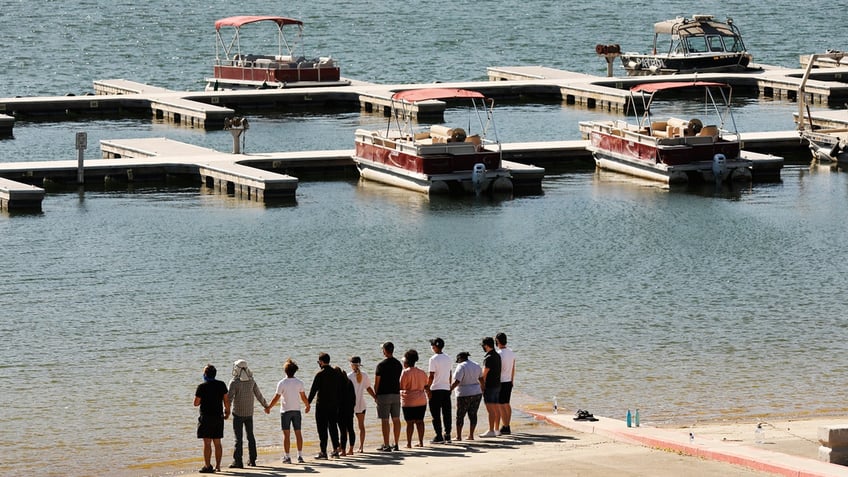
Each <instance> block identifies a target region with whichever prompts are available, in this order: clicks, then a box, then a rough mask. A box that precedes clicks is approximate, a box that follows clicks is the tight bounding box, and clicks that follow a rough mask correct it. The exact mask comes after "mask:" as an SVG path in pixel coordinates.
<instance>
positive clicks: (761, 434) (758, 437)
mask: <svg viewBox="0 0 848 477" xmlns="http://www.w3.org/2000/svg"><path fill="white" fill-rule="evenodd" d="M765 434H766V432H765V430H764V429H763V424H762V423H759V424H757V428H756V429H754V442H756V443H757V444H762V443H764V442H765V440H766V436H765Z"/></svg>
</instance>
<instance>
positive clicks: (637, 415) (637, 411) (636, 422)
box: [633, 409, 639, 427]
mask: <svg viewBox="0 0 848 477" xmlns="http://www.w3.org/2000/svg"><path fill="white" fill-rule="evenodd" d="M633 424H635V425H636V427H639V410H638V409H636V414H635V415H634V416H633Z"/></svg>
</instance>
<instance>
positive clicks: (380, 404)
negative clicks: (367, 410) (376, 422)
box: [377, 394, 400, 419]
mask: <svg viewBox="0 0 848 477" xmlns="http://www.w3.org/2000/svg"><path fill="white" fill-rule="evenodd" d="M377 417H378V418H380V419H388V418H389V417H392V418H399V417H400V394H378V395H377Z"/></svg>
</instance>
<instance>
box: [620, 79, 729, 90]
mask: <svg viewBox="0 0 848 477" xmlns="http://www.w3.org/2000/svg"><path fill="white" fill-rule="evenodd" d="M710 87H716V88H730V85H729V84H727V83H716V82H714V81H686V82H683V81H663V82H660V83H644V84H639V85H636V86H634V87H632V88H630V91H632V92H634V93H656V92H657V91H666V90H672V89H683V88H710Z"/></svg>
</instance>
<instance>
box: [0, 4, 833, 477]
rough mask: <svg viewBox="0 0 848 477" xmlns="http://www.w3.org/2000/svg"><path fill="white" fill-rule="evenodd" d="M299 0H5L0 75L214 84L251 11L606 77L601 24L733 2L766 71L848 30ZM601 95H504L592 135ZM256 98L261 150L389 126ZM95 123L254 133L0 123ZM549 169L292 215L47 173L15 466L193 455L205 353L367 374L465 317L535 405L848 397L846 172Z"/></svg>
mask: <svg viewBox="0 0 848 477" xmlns="http://www.w3.org/2000/svg"><path fill="white" fill-rule="evenodd" d="M519 5H520V8H519ZM47 7H49V8H47ZM276 8H277V4H276V3H274V2H267V1H265V2H263V1H245V2H241V3H240V5H239V7H238V10H233V8H232V5H230V4H226V5H223V4H222V5H217V4H211V5H210V4H209V3H208V2H199V1H196V0H186V1H183V2H163V1H160V0H152V1H150V2H147V3H146V4H144V5H141V4H137V3H133V2H127V1H123V0H118V1H112V2H105V1H102V0H69V1H66V2H45V5H42V6H39V7H38V8H36V7H35V6H34V4H33V2H23V1H8V2H6V5H5V6H4V8H3V9H2V12H0V17H2V19H3V20H4V25H5V26H4V34H5V35H6V38H7V43H8V44H10V45H12V48H11V49H10V54H9V55H8V56H7V59H8V60H10V64H11V67H9V68H7V69H5V70H4V72H3V73H2V74H0V76H1V77H2V81H0V97H7V96H17V95H21V96H33V95H61V94H65V93H75V94H82V93H85V92H88V91H91V90H92V85H91V84H92V81H93V80H96V79H106V78H126V79H131V80H135V81H141V82H146V83H150V84H155V85H158V86H164V87H168V88H172V89H186V90H193V89H201V88H202V86H203V81H202V79H203V78H204V77H205V76H207V75H208V74H209V71H210V69H211V66H210V65H211V58H210V56H211V55H212V54H213V51H214V50H213V39H214V35H213V33H214V32H213V28H212V24H213V22H214V20H215V19H216V18H220V17H224V16H229V15H236V14H254V13H256V14H266V13H267V14H284V15H288V16H293V17H298V18H302V19H303V20H304V21H305V22H306V25H307V31H306V33H307V45H306V46H307V48H308V51H310V52H312V53H313V54H315V55H318V54H320V55H327V54H332V55H333V56H334V57H336V58H338V59H339V60H340V61H341V65H342V68H343V74H344V75H345V76H348V77H351V78H355V79H360V80H366V81H372V82H379V83H399V82H429V81H434V80H440V81H452V80H483V79H485V78H486V67H488V66H498V65H527V64H539V65H544V66H550V67H555V68H562V69H568V70H573V71H581V72H587V73H592V74H604V71H605V68H606V66H605V64H604V62H603V61H601V60H599V59H598V58H597V57H596V56H595V54H594V45H595V44H596V43H612V42H615V43H620V44H621V45H622V46H623V48H624V49H625V50H645V49H647V47H648V44H649V42H650V26H651V24H652V23H653V22H654V21H658V20H662V19H666V18H672V17H674V16H677V15H687V16H688V15H691V14H693V13H714V14H716V15H717V16H719V17H720V18H723V16H724V15H725V14H731V15H732V16H733V17H734V19H735V20H736V22H737V24H738V25H739V26H740V28H741V29H742V31H743V34H745V39H746V42H747V43H748V47H749V49H750V50H752V51H753V53H754V55H755V60H756V61H758V62H762V63H766V64H774V65H782V66H791V67H795V66H797V65H798V58H797V57H798V55H799V54H803V53H812V52H818V51H822V50H824V49H825V48H828V47H836V48H839V47H843V48H844V47H845V45H834V44H832V39H833V38H832V37H831V36H822V35H823V33H822V32H834V31H840V28H842V25H841V22H840V19H839V18H836V17H837V16H834V15H829V14H828V13H827V12H828V9H827V8H826V5H825V4H824V2H820V1H812V2H808V6H807V7H806V8H805V14H804V15H803V16H802V15H798V14H797V6H796V4H795V3H791V2H788V1H782V0H781V1H776V2H771V3H769V4H767V5H765V4H764V5H754V6H752V5H750V4H748V3H745V2H717V1H705V2H701V3H700V4H699V11H691V10H690V8H691V6H690V4H689V3H686V2H676V1H671V2H668V1H666V2H653V1H651V2H647V3H646V4H644V5H643V6H642V7H634V6H633V4H632V2H623V1H612V2H584V3H581V4H571V5H567V4H563V3H562V2H554V1H547V0H529V1H525V2H521V3H520V4H518V3H517V2H491V1H478V2H473V3H472V2H453V3H450V4H445V5H439V6H438V7H434V6H433V5H432V4H430V3H425V2H418V1H412V2H407V3H406V4H404V5H403V6H402V8H397V6H396V5H395V4H388V3H386V2H364V1H347V2H339V1H335V0H332V1H328V2H322V4H321V5H320V7H316V6H315V4H314V2H304V1H295V2H290V3H289V4H288V5H287V7H286V10H285V11H278V10H276ZM637 8H638V9H637ZM786 32H792V34H791V35H788V34H787V33H786ZM824 35H827V33H825V34H824ZM738 106H739V108H738V110H737V115H736V119H737V123H739V126H740V129H741V130H743V131H766V130H786V129H791V128H792V119H791V113H792V111H793V110H794V107H795V105H794V104H792V103H785V102H780V101H765V100H760V99H758V98H739V104H738ZM683 107H684V108H685V107H687V106H683ZM452 114H455V112H453V111H448V113H447V116H448V119H449V118H450V116H451V115H452ZM598 117H605V115H604V114H603V113H601V112H596V111H592V110H586V109H580V108H573V107H569V106H564V105H562V104H559V103H555V104H550V103H548V104H520V103H510V104H504V105H501V107H499V108H498V110H497V120H498V130H499V133H500V136H501V139H502V140H504V141H525V140H554V139H576V138H578V137H579V132H578V130H577V122H578V121H581V120H585V119H592V118H598ZM250 119H251V129H250V130H249V131H248V133H247V137H246V148H247V150H248V151H256V152H259V151H285V150H307V149H313V150H314V149H336V148H351V147H352V137H353V134H352V133H353V130H354V129H356V128H357V127H361V126H372V125H375V124H382V122H383V119H382V118H380V117H376V116H369V115H361V114H360V113H359V112H358V111H337V112H319V111H310V112H306V113H300V112H295V111H282V112H277V113H274V114H269V115H266V116H256V117H253V116H251V118H250ZM81 130H84V131H87V132H88V133H89V144H90V145H95V144H97V141H99V140H100V139H120V138H130V137H154V136H164V137H169V138H172V139H177V140H180V141H185V142H189V143H192V144H198V145H202V146H206V147H213V148H216V149H219V150H228V149H229V148H230V146H231V138H230V135H229V133H227V132H226V131H211V132H205V131H198V130H191V129H184V128H174V127H171V126H168V125H163V124H153V123H151V122H150V121H149V120H147V119H146V118H130V119H125V120H86V121H66V122H59V123H56V122H28V121H20V122H18V124H16V126H15V137H14V139H6V140H0V161H28V160H31V161H36V160H49V159H73V158H75V157H76V156H75V151H74V150H73V140H74V133H75V132H76V131H81ZM88 154H89V155H90V156H99V151H98V150H97V149H96V148H94V147H90V149H89V151H88ZM543 189H544V193H543V194H542V195H538V196H530V197H520V198H515V199H511V200H492V199H487V198H479V199H473V198H468V199H458V200H437V199H428V198H427V197H425V196H421V195H417V194H413V193H409V192H406V191H403V190H397V189H392V188H388V187H383V186H380V185H375V184H365V183H362V184H360V183H358V182H357V181H355V180H339V181H321V182H316V181H304V182H302V183H301V184H300V187H299V188H298V194H297V200H296V203H294V204H287V205H284V206H274V207H268V206H264V205H259V204H255V203H248V202H246V201H240V200H236V199H234V198H230V197H227V196H223V195H218V194H210V193H206V192H204V191H202V190H200V189H199V188H198V187H197V186H196V185H194V184H189V185H184V186H183V185H174V186H164V185H163V186H136V187H132V188H130V189H117V190H105V189H103V188H102V187H94V186H92V187H90V188H89V190H86V191H84V192H77V191H73V192H62V193H51V194H49V195H48V196H47V197H46V198H45V200H44V204H43V213H40V214H22V215H20V214H12V215H8V214H6V215H4V216H0V247H2V249H3V250H4V251H5V254H4V258H3V261H2V263H3V264H2V269H3V270H4V271H5V275H6V282H5V283H4V286H3V287H2V288H0V310H2V316H3V319H2V321H0V339H2V342H3V343H4V346H3V347H2V348H0V387H2V389H4V394H3V395H4V396H5V397H6V403H5V405H4V406H3V407H1V408H0V448H2V449H3V450H2V457H0V475H22V474H28V473H29V474H36V475H57V476H58V475H98V474H101V473H103V472H104V468H108V469H109V473H110V474H117V475H149V474H164V473H167V472H172V471H175V470H180V469H186V468H188V469H194V468H196V467H197V465H198V463H199V462H200V445H199V443H198V441H197V440H196V439H195V438H194V423H195V415H196V409H194V408H193V407H192V406H191V402H192V399H193V391H194V388H195V386H196V385H197V383H198V382H200V374H201V370H202V368H203V366H204V365H205V364H206V363H207V362H212V363H214V364H216V365H217V366H218V369H219V373H220V374H221V375H222V376H223V377H224V378H226V377H227V376H228V374H229V369H230V365H231V363H232V362H233V361H234V360H236V359H239V358H244V359H247V360H248V361H249V362H250V364H251V367H252V368H253V370H254V372H255V374H256V376H257V378H258V382H259V384H260V386H261V388H262V390H263V391H264V392H265V393H266V395H268V394H271V393H272V392H273V387H274V384H275V383H276V382H277V380H279V379H280V377H281V372H280V366H281V364H282V362H283V361H284V360H285V359H286V358H287V357H289V356H291V357H293V358H295V359H296V360H298V361H300V363H301V365H302V371H301V373H300V376H301V378H303V379H304V380H305V381H307V382H309V380H310V379H311V375H312V373H313V367H314V365H311V363H314V360H315V356H316V354H317V353H318V352H319V351H327V352H329V353H330V355H331V356H332V357H333V362H334V363H342V362H343V361H342V358H344V357H347V356H349V355H352V354H358V355H361V356H362V357H363V361H364V365H365V369H366V370H368V371H369V372H371V373H373V368H374V366H375V365H376V363H377V362H378V360H379V359H380V352H379V346H380V343H381V342H383V341H385V340H392V341H394V342H395V343H396V345H397V347H398V348H399V349H401V350H403V349H406V348H417V349H418V350H419V351H422V352H426V351H427V350H428V343H427V340H428V339H430V338H433V337H435V336H441V337H443V338H445V341H446V343H447V347H446V352H448V353H449V354H451V355H453V354H455V353H456V352H458V351H461V350H466V351H470V352H471V353H472V358H474V359H479V358H480V357H481V354H482V353H481V352H480V348H479V346H478V343H479V341H480V338H481V337H483V336H486V335H493V334H494V333H496V332H497V331H505V332H507V333H508V334H509V337H510V343H511V344H512V347H513V348H514V349H515V350H516V352H517V353H518V370H517V382H516V392H517V393H519V400H520V401H521V402H522V403H523V405H525V406H528V407H532V408H536V409H547V408H548V407H549V405H550V401H551V400H552V397H553V396H557V398H558V401H559V404H560V406H561V408H562V409H565V410H566V412H572V410H576V409H577V408H581V409H590V410H591V411H592V412H594V413H595V414H598V415H604V416H610V417H619V418H622V417H623V415H624V413H625V412H626V410H627V409H634V408H637V407H638V408H639V409H640V413H641V416H642V420H643V421H644V422H647V423H681V424H688V425H691V424H695V423H697V422H699V421H706V420H721V419H750V420H751V421H752V422H753V421H754V420H768V419H769V418H772V417H776V416H795V417H805V416H813V415H816V416H819V415H834V416H840V415H844V414H845V412H846V410H848V406H846V404H845V400H844V393H843V388H844V380H845V375H846V372H848V358H846V357H845V356H844V353H840V352H839V350H842V349H844V346H845V345H844V343H845V342H846V339H848V332H847V331H846V326H845V325H846V318H845V313H844V310H845V305H844V298H843V297H842V295H841V291H842V286H841V279H843V277H845V276H848V262H846V261H845V260H844V259H842V258H840V257H841V255H840V252H839V250H840V248H839V247H840V244H841V243H842V241H843V239H844V237H845V233H846V226H845V224H846V223H848V209H846V208H845V207H843V206H842V205H841V204H842V202H843V201H844V200H845V198H846V196H848V176H846V175H845V174H841V173H836V172H834V171H831V170H829V169H827V168H814V169H810V168H809V167H808V166H806V165H804V164H801V163H795V164H790V165H788V166H787V168H786V169H784V171H783V173H782V181H781V182H779V183H774V184H754V185H753V186H748V187H744V188H742V189H736V190H727V189H721V190H718V191H716V190H711V189H706V190H698V191H677V190H672V191H669V190H667V189H664V188H661V187H657V186H653V185H650V184H647V183H643V182H640V181H635V180H631V179H628V178H625V177H622V176H619V175H615V174H607V173H596V172H594V171H591V170H577V171H574V170H551V171H550V174H549V175H548V176H547V177H546V178H545V181H544V183H543ZM372 419H373V415H371V417H370V418H369V420H372ZM306 422H307V424H306V429H307V431H308V432H309V433H311V432H312V427H313V425H312V421H311V418H308V419H307V421H306ZM372 422H373V421H372ZM277 423H278V420H277V419H276V418H274V417H273V415H272V416H271V417H268V416H264V414H262V415H260V416H259V418H258V427H257V434H258V438H259V440H260V445H262V446H271V445H278V424H277ZM230 436H231V431H230V430H229V429H228V430H227V432H226V435H225V454H227V455H228V454H229V452H230V449H231V447H230V445H231V443H230ZM376 437H377V434H376V433H375V432H372V433H371V434H370V436H369V442H376ZM307 439H308V440H311V441H312V442H314V440H315V438H314V434H308V435H307ZM224 462H225V463H229V457H227V458H225V461H224Z"/></svg>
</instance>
